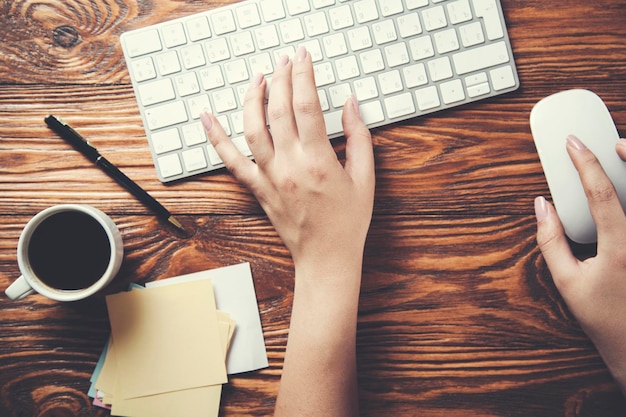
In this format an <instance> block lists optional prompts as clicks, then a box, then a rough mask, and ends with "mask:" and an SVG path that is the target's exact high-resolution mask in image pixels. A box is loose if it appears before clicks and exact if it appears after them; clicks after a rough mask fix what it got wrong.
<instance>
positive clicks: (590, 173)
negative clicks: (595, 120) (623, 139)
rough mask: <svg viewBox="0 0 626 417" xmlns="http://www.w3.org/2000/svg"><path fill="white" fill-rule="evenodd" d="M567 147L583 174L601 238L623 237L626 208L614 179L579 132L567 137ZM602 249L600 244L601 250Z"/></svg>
mask: <svg viewBox="0 0 626 417" xmlns="http://www.w3.org/2000/svg"><path fill="white" fill-rule="evenodd" d="M567 151H568V153H569V155H570V157H571V159H572V162H573V163H574V166H575V167H576V169H577V170H578V173H579V175H580V179H581V182H582V184H583V188H584V190H585V195H586V196H587V201H588V202H589V210H590V211H591V216H592V217H593V220H594V222H595V224H596V229H597V231H598V245H601V244H602V242H601V239H600V238H602V240H603V241H605V242H604V243H609V244H612V243H613V241H614V239H613V238H618V239H619V238H621V236H620V235H619V233H620V232H619V231H620V230H623V229H624V228H625V227H626V219H625V218H624V210H623V209H622V205H621V203H620V201H619V198H618V196H617V192H616V191H615V187H614V186H613V183H611V180H610V179H609V177H608V176H607V175H606V173H605V172H604V169H602V166H601V165H600V161H598V158H596V156H595V155H594V154H593V152H591V151H590V150H589V149H588V148H587V147H586V146H585V145H584V143H583V142H582V141H581V140H580V139H578V138H577V137H576V136H573V135H570V136H568V137H567ZM600 251H601V249H600V247H598V252H600Z"/></svg>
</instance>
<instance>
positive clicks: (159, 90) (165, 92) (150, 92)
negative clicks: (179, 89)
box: [137, 78, 176, 106]
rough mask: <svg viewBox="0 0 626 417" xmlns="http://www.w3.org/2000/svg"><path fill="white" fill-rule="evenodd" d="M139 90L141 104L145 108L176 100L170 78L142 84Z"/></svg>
mask: <svg viewBox="0 0 626 417" xmlns="http://www.w3.org/2000/svg"><path fill="white" fill-rule="evenodd" d="M137 90H138V92H139V99H140V101H141V104H142V105H144V106H151V105H153V104H158V103H162V102H164V101H168V100H172V99H174V98H176V93H175V92H174V87H173V86H172V81H171V80H170V79H169V78H164V79H161V80H157V81H151V82H149V83H146V84H141V85H139V87H138V88H137Z"/></svg>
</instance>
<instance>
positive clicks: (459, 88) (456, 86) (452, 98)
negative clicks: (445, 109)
mask: <svg viewBox="0 0 626 417" xmlns="http://www.w3.org/2000/svg"><path fill="white" fill-rule="evenodd" d="M440 89H441V99H442V100H443V102H444V103H445V104H452V103H456V102H458V101H462V100H465V92H464V91H463V83H462V82H461V80H459V79H458V78H457V79H455V80H452V81H447V82H445V83H442V84H441V86H440Z"/></svg>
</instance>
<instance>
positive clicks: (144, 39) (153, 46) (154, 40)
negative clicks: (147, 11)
mask: <svg viewBox="0 0 626 417" xmlns="http://www.w3.org/2000/svg"><path fill="white" fill-rule="evenodd" d="M124 44H125V45H126V50H127V51H128V55H129V56H130V57H131V58H135V57H138V56H141V55H145V54H149V53H151V52H157V51H160V50H161V49H162V46H161V39H160V38H159V32H158V31H157V30H156V29H148V30H144V31H142V32H135V33H132V34H129V35H127V36H125V37H124Z"/></svg>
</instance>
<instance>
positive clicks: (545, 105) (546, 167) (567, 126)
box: [530, 89, 626, 244]
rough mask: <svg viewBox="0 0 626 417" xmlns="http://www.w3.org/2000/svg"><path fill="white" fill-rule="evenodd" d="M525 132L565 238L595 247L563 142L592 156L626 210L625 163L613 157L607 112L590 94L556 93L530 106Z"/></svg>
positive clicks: (611, 127)
mask: <svg viewBox="0 0 626 417" xmlns="http://www.w3.org/2000/svg"><path fill="white" fill-rule="evenodd" d="M530 128H531V131H532V135H533V138H534V140H535V146H536V147H537V152H538V153H539V159H540V160H541V165H542V167H543V171H544V174H545V176H546V180H547V181H548V187H549V188H550V194H552V200H553V202H554V206H555V208H556V211H557V213H558V215H559V218H560V219H561V222H562V223H563V227H564V228H565V234H566V235H567V236H568V237H569V238H570V239H571V240H573V241H574V242H577V243H583V244H584V243H594V242H596V241H597V235H596V226H595V223H594V222H593V219H592V217H591V212H590V211H589V205H588V203H587V197H586V196H585V192H584V190H583V187H582V183H581V181H580V177H579V175H578V172H577V171H576V168H574V164H573V163H572V161H571V159H570V157H569V154H568V153H567V150H566V138H567V136H568V135H570V134H572V135H575V136H577V137H578V138H579V139H580V140H581V141H582V142H583V143H584V144H585V146H587V148H589V149H590V150H591V151H592V152H593V153H594V154H595V155H596V157H597V158H598V159H599V161H600V163H601V164H602V167H603V168H604V171H605V172H606V173H607V175H608V176H609V178H610V179H611V181H613V185H614V186H615V189H616V190H617V193H618V195H619V197H620V200H621V203H622V207H624V208H626V163H624V162H623V161H622V160H621V159H620V158H619V156H617V153H615V144H616V143H617V141H618V140H619V134H618V132H617V129H616V127H615V123H614V122H613V118H612V117H611V115H610V113H609V110H608V109H607V107H606V105H605V104H604V102H603V101H602V99H601V98H600V97H598V96H597V95H596V94H595V93H592V92H591V91H588V90H582V89H576V90H567V91H561V92H559V93H556V94H553V95H551V96H548V97H546V98H544V99H542V100H540V101H539V102H538V103H537V104H535V106H534V107H533V109H532V111H531V113H530Z"/></svg>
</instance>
